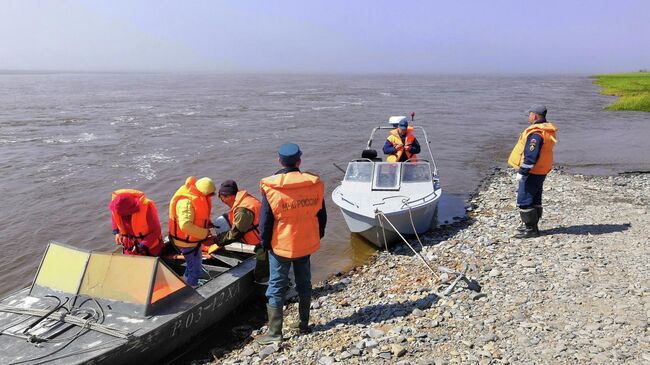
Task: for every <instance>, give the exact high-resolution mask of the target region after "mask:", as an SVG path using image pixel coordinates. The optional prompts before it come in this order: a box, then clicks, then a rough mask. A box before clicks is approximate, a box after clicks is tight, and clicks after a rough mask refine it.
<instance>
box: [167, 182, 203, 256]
mask: <svg viewBox="0 0 650 365" xmlns="http://www.w3.org/2000/svg"><path fill="white" fill-rule="evenodd" d="M181 199H189V200H190V203H191V204H192V209H193V210H194V222H193V223H194V224H195V225H196V226H199V227H203V228H208V225H209V224H210V211H211V210H212V201H211V200H210V198H208V197H207V196H205V195H203V193H201V192H200V191H199V189H197V188H196V177H194V176H190V177H188V178H187V180H185V185H183V186H181V187H180V188H179V189H178V190H176V193H174V196H172V200H171V201H170V202H169V236H170V237H171V238H173V240H174V241H173V243H174V244H175V245H176V246H178V247H181V248H192V247H197V246H198V245H200V244H201V243H203V242H204V241H206V238H207V237H194V236H192V235H190V234H188V233H185V232H183V230H182V229H181V227H179V225H178V216H177V215H176V205H177V204H178V202H179V201H180V200H181Z"/></svg>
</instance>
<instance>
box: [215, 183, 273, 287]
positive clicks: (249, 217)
mask: <svg viewBox="0 0 650 365" xmlns="http://www.w3.org/2000/svg"><path fill="white" fill-rule="evenodd" d="M219 199H221V201H222V202H223V203H224V204H225V205H227V206H228V207H229V208H230V210H229V211H228V214H227V219H228V223H229V224H230V230H229V231H227V232H224V233H221V234H219V235H217V237H216V238H215V240H214V243H216V244H217V245H219V246H223V245H226V244H229V243H232V242H243V243H245V244H248V245H253V246H255V255H256V257H257V264H256V265H255V271H254V272H253V274H254V277H255V282H257V283H260V284H267V282H268V280H269V262H268V258H267V254H266V251H265V250H264V248H262V245H260V242H261V240H260V231H259V225H260V208H261V207H262V203H261V202H260V201H259V200H257V198H255V197H254V196H252V195H251V194H249V193H248V192H247V191H246V190H239V188H238V187H237V183H236V182H235V181H234V180H226V181H224V182H223V183H221V186H220V187H219Z"/></svg>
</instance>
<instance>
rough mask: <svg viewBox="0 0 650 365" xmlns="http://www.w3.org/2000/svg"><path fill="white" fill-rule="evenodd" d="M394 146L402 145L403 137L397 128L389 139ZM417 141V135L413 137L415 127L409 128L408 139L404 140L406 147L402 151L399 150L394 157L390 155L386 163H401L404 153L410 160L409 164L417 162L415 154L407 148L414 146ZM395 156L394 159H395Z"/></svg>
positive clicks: (407, 131) (391, 132)
mask: <svg viewBox="0 0 650 365" xmlns="http://www.w3.org/2000/svg"><path fill="white" fill-rule="evenodd" d="M387 139H388V140H389V141H390V143H392V144H393V146H397V145H400V144H402V137H401V136H400V134H399V129H398V128H395V129H393V130H392V131H390V135H389V136H388V138H387ZM413 141H415V135H413V127H408V129H406V137H405V138H404V147H403V148H402V149H401V150H398V151H397V152H396V153H395V154H394V155H389V156H388V158H387V159H386V161H388V162H399V160H400V158H401V157H402V153H404V152H406V157H407V158H408V159H409V162H416V160H417V159H416V157H415V154H414V153H411V151H407V150H406V146H411V145H413ZM393 156H394V157H393Z"/></svg>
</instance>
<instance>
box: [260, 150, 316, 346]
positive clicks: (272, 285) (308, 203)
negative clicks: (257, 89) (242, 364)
mask: <svg viewBox="0 0 650 365" xmlns="http://www.w3.org/2000/svg"><path fill="white" fill-rule="evenodd" d="M278 155H279V161H280V164H281V165H282V166H283V167H284V168H283V169H281V170H280V171H278V172H276V173H275V175H273V176H269V177H266V178H264V179H262V180H261V181H260V188H261V190H262V209H261V211H260V235H261V237H262V245H263V247H264V248H265V249H266V250H268V251H269V263H270V278H269V287H268V289H267V290H266V297H267V299H268V303H267V305H266V309H267V313H268V316H269V326H268V327H269V331H268V333H267V334H266V335H264V336H260V337H259V338H258V339H257V342H258V343H260V344H270V343H274V342H280V341H282V321H283V318H282V316H283V313H282V307H283V306H284V299H285V298H284V296H285V293H286V291H287V288H288V285H289V269H290V268H291V266H292V265H293V273H294V276H295V279H296V290H297V291H298V296H299V297H300V299H299V302H298V313H299V321H298V322H297V323H296V325H295V326H294V327H295V328H296V329H298V330H299V331H300V332H301V333H306V332H309V331H310V329H309V307H310V305H311V268H310V261H309V258H310V255H311V254H313V253H314V252H316V251H317V250H318V249H319V248H320V239H321V238H322V237H323V236H324V234H325V224H326V223H327V212H326V211H325V202H324V200H323V197H324V194H325V189H324V185H323V182H322V181H321V180H320V179H319V177H318V176H316V175H312V174H310V173H307V172H301V171H300V169H299V167H300V163H301V159H300V156H301V155H302V152H301V151H300V148H299V147H298V145H296V144H293V143H286V144H283V145H282V146H280V149H279V150H278Z"/></svg>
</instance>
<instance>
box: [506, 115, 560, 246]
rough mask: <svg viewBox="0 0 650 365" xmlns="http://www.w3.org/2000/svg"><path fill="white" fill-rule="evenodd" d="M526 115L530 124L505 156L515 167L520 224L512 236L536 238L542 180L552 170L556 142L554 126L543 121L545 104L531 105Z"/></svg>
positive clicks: (540, 213) (540, 205)
mask: <svg viewBox="0 0 650 365" xmlns="http://www.w3.org/2000/svg"><path fill="white" fill-rule="evenodd" d="M527 114H528V123H530V126H529V127H528V128H526V130H524V132H523V133H521V135H520V136H519V141H518V142H517V144H516V145H515V147H514V148H513V149H512V152H511V153H510V157H509V158H508V164H510V166H512V167H513V168H515V170H517V181H518V182H519V190H518V192H517V206H518V207H519V215H520V217H521V221H522V223H523V225H522V226H520V227H519V228H518V231H519V233H517V234H516V235H515V238H532V237H539V228H538V222H539V220H540V218H542V212H543V209H542V191H543V187H544V180H545V179H546V175H547V174H548V173H549V172H550V171H551V170H552V169H553V147H554V146H555V142H557V139H556V132H557V128H555V126H554V125H553V123H551V122H548V121H546V107H545V106H544V105H533V106H532V107H530V109H528V111H527Z"/></svg>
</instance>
